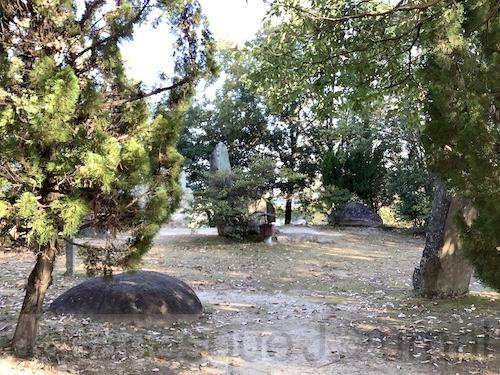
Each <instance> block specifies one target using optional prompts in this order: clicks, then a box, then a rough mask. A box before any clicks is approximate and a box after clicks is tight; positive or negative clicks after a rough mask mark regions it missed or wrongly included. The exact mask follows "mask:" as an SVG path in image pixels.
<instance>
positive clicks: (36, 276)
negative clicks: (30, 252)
mask: <svg viewBox="0 0 500 375" xmlns="http://www.w3.org/2000/svg"><path fill="white" fill-rule="evenodd" d="M55 258H56V248H55V246H54V245H50V244H48V245H44V246H42V248H41V250H40V252H39V253H38V256H37V260H36V264H35V267H34V268H33V270H32V271H31V274H30V276H29V278H28V284H27V285H26V295H25V297H24V302H23V306H22V308H21V312H20V314H19V319H18V321H17V326H16V332H15V333H14V338H13V340H12V349H13V350H14V354H15V355H17V356H19V357H27V356H31V355H32V354H33V349H34V347H35V340H36V334H37V330H38V321H39V319H40V316H41V315H42V306H43V300H44V298H45V292H46V291H47V288H48V287H49V285H50V283H51V280H52V270H53V269H54V261H55Z"/></svg>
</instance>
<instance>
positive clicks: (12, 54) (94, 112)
mask: <svg viewBox="0 0 500 375" xmlns="http://www.w3.org/2000/svg"><path fill="white" fill-rule="evenodd" d="M82 7H83V8H82ZM145 23H151V24H152V26H153V27H154V25H158V24H160V23H168V24H170V25H171V27H172V32H173V33H174V34H175V35H176V37H177V41H176V46H175V54H174V55H173V57H172V58H173V59H175V73H174V76H173V77H170V78H169V79H167V78H165V76H164V75H162V77H163V80H162V79H159V84H158V86H157V87H154V88H153V89H152V90H151V91H147V90H146V88H145V87H143V85H142V84H141V83H138V82H135V81H133V80H131V79H130V78H128V77H127V75H126V71H125V67H124V63H123V58H122V56H121V54H120V48H119V47H120V43H122V42H123V41H126V40H130V39H131V38H132V37H133V31H134V27H136V26H137V25H142V24H145ZM158 48H169V46H167V45H165V46H158ZM212 49H213V43H212V38H211V35H210V33H209V31H208V30H207V28H206V24H205V21H204V18H203V17H202V13H201V9H200V6H199V4H198V2H197V1H196V0H120V1H118V0H117V1H111V0H109V1H106V0H87V1H86V2H85V3H83V2H78V1H73V0H53V1H31V0H13V1H2V2H0V133H1V139H2V147H1V149H0V218H1V223H0V229H1V232H2V235H3V236H11V237H13V238H14V239H15V241H16V243H17V244H19V245H25V246H27V247H29V248H31V249H32V250H33V251H34V252H35V254H36V264H35V266H34V268H33V270H32V272H31V274H30V276H29V278H28V282H27V286H26V296H25V299H24V302H23V305H22V308H21V312H20V315H19V320H18V324H17V328H16V331H15V335H14V339H13V342H12V346H13V349H14V352H15V353H16V354H17V355H20V356H25V355H30V354H31V353H32V352H33V349H34V345H35V338H36V333H37V325H38V321H39V318H40V315H41V311H42V304H43V300H44V296H45V292H46V290H47V288H48V287H49V285H50V283H51V274H52V270H53V267H54V260H55V258H56V255H57V253H58V248H59V246H60V243H61V239H62V238H64V237H71V236H73V235H75V234H76V233H77V232H78V231H79V230H80V229H81V228H83V227H86V226H93V227H97V228H101V229H106V230H108V231H110V232H111V233H116V232H127V233H130V237H129V240H128V241H127V243H126V244H124V245H123V246H118V247H113V245H109V246H108V247H107V248H104V249H99V251H101V252H103V253H104V254H106V257H107V258H109V256H110V254H112V253H113V254H116V253H118V256H115V257H114V258H115V259H117V263H119V264H120V265H122V266H133V265H135V264H137V262H138V261H139V259H140V258H141V256H142V255H143V254H144V253H145V252H146V251H147V250H148V249H149V247H150V246H151V243H152V240H153V237H154V236H155V234H156V233H157V232H158V230H159V228H160V225H161V223H162V222H164V221H165V220H166V219H167V218H168V216H169V215H170V213H171V212H172V211H173V210H174V208H175V207H176V205H177V203H178V201H179V194H180V188H179V185H178V183H177V180H178V176H179V172H180V168H181V162H182V157H181V156H180V155H179V153H178V152H177V150H176V148H175V144H176V141H177V137H178V134H179V132H180V130H181V128H182V126H183V113H184V110H185V109H186V107H187V105H188V101H189V99H190V97H191V96H192V95H193V92H194V87H195V85H196V83H197V81H198V79H199V78H200V77H202V76H203V75H205V74H208V73H209V72H210V71H211V70H212V68H213V62H212V59H211V53H212ZM153 95H156V97H155V98H157V99H158V104H157V105H156V106H155V108H153V109H152V108H151V107H150V106H149V105H148V102H147V100H146V98H148V97H151V96H153ZM138 191H140V192H141V193H142V195H139V194H138ZM90 250H94V251H95V250H96V249H91V248H89V251H90Z"/></svg>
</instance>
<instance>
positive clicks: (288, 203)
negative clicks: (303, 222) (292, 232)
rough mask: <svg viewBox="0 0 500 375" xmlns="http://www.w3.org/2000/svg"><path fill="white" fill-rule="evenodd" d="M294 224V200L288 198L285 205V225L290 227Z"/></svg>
mask: <svg viewBox="0 0 500 375" xmlns="http://www.w3.org/2000/svg"><path fill="white" fill-rule="evenodd" d="M291 222H292V198H288V199H287V200H286V205H285V225H288V224H290V223H291Z"/></svg>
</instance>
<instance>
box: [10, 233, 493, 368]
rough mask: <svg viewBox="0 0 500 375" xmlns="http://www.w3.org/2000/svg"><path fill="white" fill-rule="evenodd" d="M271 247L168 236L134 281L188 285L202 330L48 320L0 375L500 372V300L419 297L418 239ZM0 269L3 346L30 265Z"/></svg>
mask: <svg viewBox="0 0 500 375" xmlns="http://www.w3.org/2000/svg"><path fill="white" fill-rule="evenodd" d="M278 239H279V240H280V242H279V243H278V244H275V245H273V246H266V245H264V244H245V243H230V242H227V241H224V240H221V239H219V238H217V237H216V236H215V235H214V234H213V231H211V230H204V231H199V232H197V233H191V232H190V231H189V230H178V229H175V230H173V229H166V228H165V229H163V230H162V232H161V233H160V235H159V237H158V238H157V241H156V245H155V247H154V248H153V249H152V251H151V252H150V253H149V254H148V255H147V256H146V258H145V259H144V261H143V265H144V267H143V268H144V269H148V270H155V271H161V272H166V273H169V274H172V275H174V276H177V277H180V278H182V279H183V280H185V281H187V282H188V283H190V284H191V285H192V286H193V288H194V289H195V290H196V291H197V293H198V295H199V297H200V299H201V300H202V302H203V304H204V306H205V310H206V311H205V314H204V315H203V316H202V317H201V318H200V319H199V320H197V321H195V322H191V323H179V324H175V325H173V326H153V327H151V326H150V327H144V326H141V325H139V324H137V325H134V324H132V325H131V324H124V323H115V324H111V323H105V322H93V321H91V320H89V319H77V318H73V317H56V316H53V315H51V314H49V313H46V314H45V315H44V319H43V321H42V323H41V327H40V328H41V329H40V331H41V334H40V340H39V345H38V348H37V359H36V360H35V361H30V362H24V363H22V364H20V363H19V362H18V361H16V360H14V359H12V358H11V357H9V353H8V350H6V351H4V353H3V360H0V373H3V372H2V364H3V366H7V367H8V368H9V369H12V368H14V367H16V368H18V369H20V370H22V369H24V370H29V371H32V372H34V371H38V372H39V373H40V374H42V373H58V371H60V372H62V373H67V372H72V373H80V374H101V373H107V374H150V373H160V374H172V373H174V374H175V373H178V374H191V373H196V374H200V373H201V374H285V373H286V374H429V373H436V374H457V373H458V374H467V373H470V374H498V373H500V362H499V360H500V357H499V355H500V354H499V349H500V298H499V295H498V294H496V293H492V292H489V291H487V290H485V289H484V288H482V287H481V286H480V285H479V284H478V283H474V284H473V286H472V288H473V293H472V294H471V296H469V297H467V298H465V299H461V300H454V301H426V300H421V299H418V298H415V297H414V296H413V295H412V293H411V287H410V283H411V280H410V275H411V271H412V269H413V267H414V265H415V264H416V263H417V262H418V259H419V257H420V252H421V249H422V246H423V239H422V238H420V237H414V236H411V235H405V234H398V233H393V232H385V231H381V230H369V229H364V230H363V229H348V230H326V229H323V228H308V229H305V230H304V229H303V228H291V229H287V230H286V231H282V233H281V234H280V236H278ZM0 257H1V261H2V262H3V269H4V273H3V274H2V276H1V277H0V340H4V341H6V339H7V338H8V337H10V336H11V335H12V329H13V324H14V323H15V315H16V313H17V311H18V310H17V309H18V308H19V304H20V302H21V299H22V290H20V288H21V287H22V284H20V283H19V281H22V280H23V277H24V275H25V274H26V273H27V272H28V269H29V268H30V267H31V263H30V262H31V261H32V258H31V257H29V256H20V255H18V254H3V255H1V256H0ZM63 264H64V257H61V258H60V259H59V263H58V267H57V269H56V275H55V280H54V285H53V287H52V288H51V290H50V293H49V296H48V300H49V301H50V300H51V299H53V298H55V296H57V295H58V294H59V293H60V292H61V291H63V290H65V289H67V288H68V287H70V286H72V285H74V284H76V283H78V282H79V281H81V279H82V278H83V276H80V277H78V278H65V277H63V276H62V273H63V271H64V270H63V268H62V266H63ZM49 301H48V302H49ZM2 327H4V329H2ZM9 366H10V367H9ZM7 367H6V368H7ZM19 373H20V372H19ZM28 373H30V372H28Z"/></svg>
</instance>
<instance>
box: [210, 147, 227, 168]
mask: <svg viewBox="0 0 500 375" xmlns="http://www.w3.org/2000/svg"><path fill="white" fill-rule="evenodd" d="M210 172H212V173H216V172H227V173H229V172H231V163H230V162H229V152H228V151H227V147H226V145H225V144H224V143H223V142H219V143H217V146H215V148H214V150H213V151H212V155H210Z"/></svg>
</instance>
